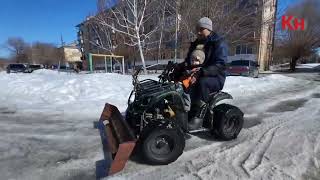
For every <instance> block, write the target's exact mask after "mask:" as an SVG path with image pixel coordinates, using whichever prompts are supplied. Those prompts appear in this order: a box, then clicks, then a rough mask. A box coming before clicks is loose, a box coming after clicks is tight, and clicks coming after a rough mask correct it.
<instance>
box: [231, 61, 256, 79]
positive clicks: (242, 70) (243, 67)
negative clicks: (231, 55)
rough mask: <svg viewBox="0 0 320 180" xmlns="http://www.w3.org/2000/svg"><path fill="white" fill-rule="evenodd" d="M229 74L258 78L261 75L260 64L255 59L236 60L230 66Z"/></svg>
mask: <svg viewBox="0 0 320 180" xmlns="http://www.w3.org/2000/svg"><path fill="white" fill-rule="evenodd" d="M227 71H228V75H231V76H234V75H238V76H250V77H254V78H257V77H258V76H259V65H258V64H257V62H255V61H250V60H236V61H232V62H231V63H230V65H229V66H228V70H227Z"/></svg>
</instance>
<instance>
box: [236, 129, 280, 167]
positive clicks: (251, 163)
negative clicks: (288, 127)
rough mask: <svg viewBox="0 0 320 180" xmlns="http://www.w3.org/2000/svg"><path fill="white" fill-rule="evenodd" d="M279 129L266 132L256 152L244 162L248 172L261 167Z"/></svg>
mask: <svg viewBox="0 0 320 180" xmlns="http://www.w3.org/2000/svg"><path fill="white" fill-rule="evenodd" d="M278 128H279V127H274V128H270V129H269V130H268V131H266V132H265V133H264V134H263V135H262V136H261V137H260V139H259V140H258V143H257V144H256V145H255V146H256V148H254V151H253V152H252V153H250V154H249V156H248V157H247V159H246V160H245V161H244V162H243V164H242V167H243V168H244V169H245V170H246V171H247V172H250V171H253V170H255V169H256V168H257V167H258V166H260V165H261V162H262V160H263V158H264V157H265V156H264V155H265V153H266V151H267V150H268V148H269V147H270V144H271V142H272V139H273V137H274V135H275V133H276V131H277V130H278Z"/></svg>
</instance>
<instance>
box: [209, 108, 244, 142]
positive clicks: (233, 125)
mask: <svg viewBox="0 0 320 180" xmlns="http://www.w3.org/2000/svg"><path fill="white" fill-rule="evenodd" d="M242 126H243V112H241V110H240V109H239V108H237V107H235V106H232V105H229V104H221V105H218V106H217V107H215V108H214V129H213V132H214V134H216V135H217V136H218V137H219V138H221V139H223V140H232V139H235V138H237V136H238V134H239V133H240V131H241V129H242Z"/></svg>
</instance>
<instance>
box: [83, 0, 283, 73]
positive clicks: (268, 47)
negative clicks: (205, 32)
mask: <svg viewBox="0 0 320 180" xmlns="http://www.w3.org/2000/svg"><path fill="white" fill-rule="evenodd" d="M172 2H173V3H171V4H170V6H169V8H168V9H166V12H165V14H158V15H157V16H154V17H152V18H158V17H159V16H162V15H163V17H164V22H163V23H162V24H163V26H162V27H159V28H158V29H159V31H157V32H156V33H155V34H154V35H153V36H152V39H151V40H150V41H151V42H156V43H150V44H147V45H145V46H144V56H145V60H146V62H150V64H151V63H152V62H153V61H156V62H167V60H174V59H175V58H176V59H177V60H178V61H181V60H183V59H184V58H185V56H186V54H187V51H188V48H189V45H190V42H192V41H193V40H194V39H195V37H196V32H194V31H195V27H196V22H197V20H198V19H199V18H200V17H203V16H207V17H210V18H211V19H213V22H214V29H215V30H216V31H217V32H218V33H219V34H221V35H222V36H225V39H226V40H227V42H228V45H229V56H228V61H229V62H230V61H233V60H253V61H258V62H259V63H260V65H261V66H260V67H261V70H266V69H267V62H268V61H270V58H272V56H271V54H272V53H271V52H272V43H273V33H274V23H273V22H274V18H275V14H276V3H277V0H240V1H239V0H226V1H223V0H203V1H191V0H190V1H181V2H183V3H180V1H172ZM210 4H211V5H213V4H216V5H217V7H218V8H217V9H214V10H212V9H210V8H208V7H212V6H210ZM155 8H156V7H155ZM192 8H194V9H192ZM151 10H153V9H151ZM106 11H108V10H106ZM176 14H178V16H176ZM220 14H222V16H219V15H220ZM217 16H218V18H216V17H217ZM226 17H228V18H226ZM239 17H241V18H243V19H237V18H239ZM219 18H220V19H219ZM92 19H93V18H92V17H88V18H87V19H86V20H85V21H84V22H82V23H81V24H79V25H78V26H77V27H78V29H79V32H78V41H79V46H80V49H81V51H82V54H83V59H85V58H86V54H88V53H97V54H99V53H101V54H112V53H113V54H117V55H122V56H125V59H126V62H128V63H129V64H133V62H135V64H140V63H139V62H140V58H139V53H138V49H137V48H136V47H131V46H126V45H124V44H123V43H122V42H121V39H122V38H123V37H122V36H121V35H119V34H118V33H116V32H114V31H111V30H110V31H109V32H100V33H98V34H100V35H99V37H97V32H98V31H99V30H98V29H99V27H98V26H95V25H93V23H92ZM240 20H241V22H240V23H238V24H237V25H236V27H234V23H232V22H234V21H235V22H236V21H240ZM148 22H149V23H146V24H144V29H145V30H146V31H148V30H151V29H153V28H154V27H155V26H157V25H158V24H156V23H159V21H158V20H156V19H155V20H154V21H148ZM153 22H154V23H153ZM228 23H229V24H228ZM220 25H221V28H220ZM222 27H223V28H224V29H223V28H222ZM229 27H232V28H229ZM230 29H231V30H232V31H231V30H230ZM176 30H177V31H176ZM229 30H230V32H228V31H229ZM225 32H227V33H226V34H224V33H225ZM160 39H161V40H160ZM160 42H161V45H159V44H160ZM101 44H104V46H106V44H107V45H108V47H109V48H101V47H102V46H101ZM110 46H111V47H112V48H110ZM159 47H160V48H159ZM110 49H111V51H110ZM156 62H154V63H156Z"/></svg>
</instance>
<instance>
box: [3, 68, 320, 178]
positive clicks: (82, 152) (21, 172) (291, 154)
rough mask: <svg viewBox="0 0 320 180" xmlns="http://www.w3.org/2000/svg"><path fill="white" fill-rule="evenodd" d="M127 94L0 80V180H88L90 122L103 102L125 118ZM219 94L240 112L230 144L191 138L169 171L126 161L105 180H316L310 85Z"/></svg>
mask: <svg viewBox="0 0 320 180" xmlns="http://www.w3.org/2000/svg"><path fill="white" fill-rule="evenodd" d="M315 76H317V75H315ZM142 78H150V76H147V77H146V76H143V77H142ZM151 78H155V77H154V76H151ZM131 86H132V85H131V77H130V76H123V75H118V74H68V73H58V72H55V71H47V70H39V71H36V72H35V73H32V74H6V73H4V72H0V174H1V177H0V179H33V180H37V179H95V174H96V162H98V161H100V160H102V159H103V152H102V145H101V141H100V136H99V132H98V130H97V129H94V122H95V121H97V120H98V118H99V116H100V113H101V111H102V108H103V106H104V103H105V102H109V103H111V104H114V105H116V106H117V107H118V108H119V109H120V111H124V110H125V109H126V102H127V97H128V95H129V93H130V90H131V88H132V87H131ZM224 91H226V92H229V93H231V94H232V95H233V97H234V100H233V101H230V103H233V104H235V105H237V106H239V107H240V108H241V109H242V110H243V111H244V112H245V124H244V129H243V130H242V132H241V133H240V135H239V137H238V139H236V140H233V141H230V142H222V141H219V140H217V139H215V138H214V137H210V136H207V135H206V134H199V135H196V136H192V137H191V138H190V139H188V140H187V144H186V149H185V152H184V153H183V155H182V156H181V157H180V158H179V159H178V160H177V161H176V162H174V163H172V164H170V165H168V166H149V165H145V164H141V163H139V162H137V161H129V162H128V164H127V166H126V168H125V169H124V171H123V172H121V173H119V174H117V175H115V176H113V177H110V179H139V180H140V179H277V180H278V179H308V178H309V179H311V178H314V179H317V178H318V179H319V177H320V164H319V163H320V140H319V139H320V131H319V130H320V85H319V82H317V81H309V80H305V79H297V78H293V77H287V76H283V75H275V74H274V75H268V76H266V77H262V78H258V79H252V78H247V77H228V78H227V80H226V85H225V88H224ZM228 102H229V101H228Z"/></svg>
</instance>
